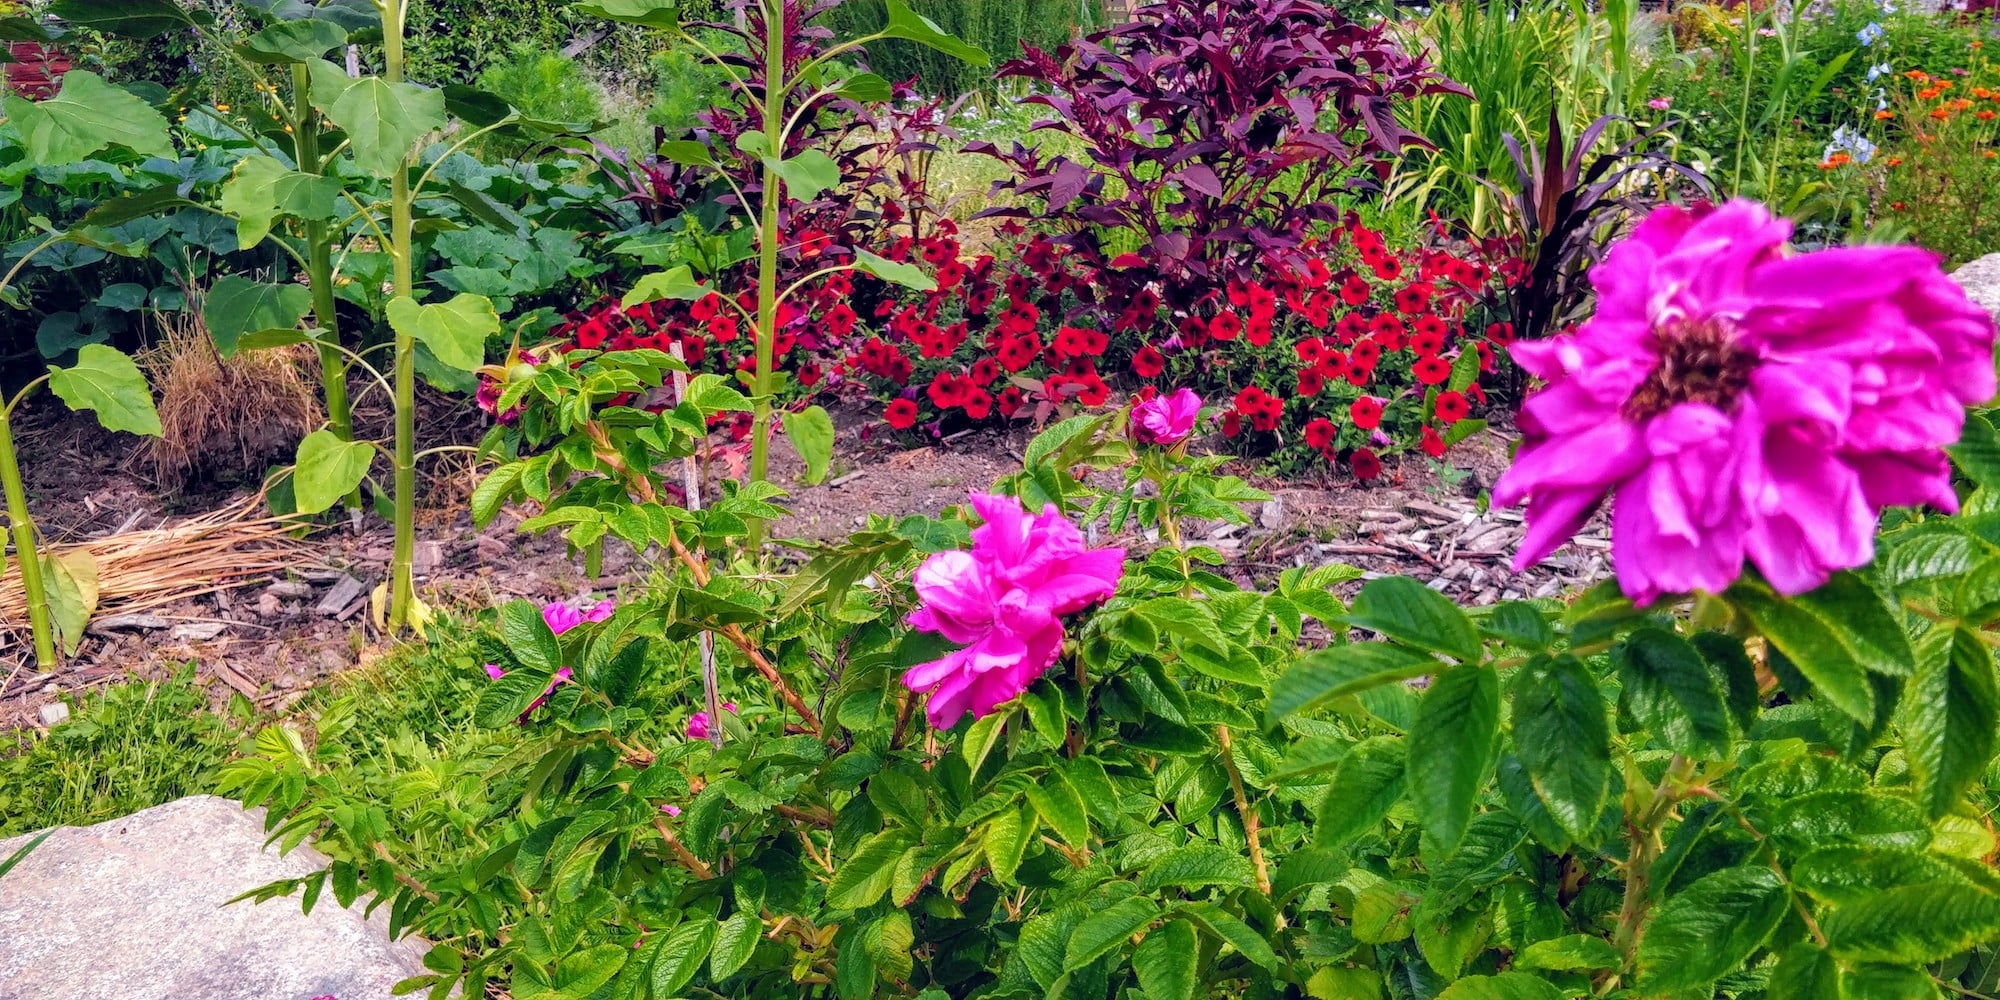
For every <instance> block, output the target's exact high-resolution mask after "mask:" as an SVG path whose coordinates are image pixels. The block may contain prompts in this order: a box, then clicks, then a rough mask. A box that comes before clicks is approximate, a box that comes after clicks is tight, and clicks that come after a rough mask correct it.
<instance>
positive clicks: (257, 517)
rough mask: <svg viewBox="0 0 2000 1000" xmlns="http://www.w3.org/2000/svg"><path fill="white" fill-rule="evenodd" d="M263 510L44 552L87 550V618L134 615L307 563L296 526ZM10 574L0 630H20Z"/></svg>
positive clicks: (256, 507)
mask: <svg viewBox="0 0 2000 1000" xmlns="http://www.w3.org/2000/svg"><path fill="white" fill-rule="evenodd" d="M263 510H264V497H263V496H262V495H252V496H248V497H244V498H243V499H241V500H238V501H236V502H235V503H232V504H230V505H229V506H227V507H223V508H221V509H219V510H215V511H211V512H209V513H207V514H203V515H201V516H199V517H191V518H187V519H185V520H182V521H179V522H178V523H174V524H163V525H161V526H159V527H157V528H148V529H142V530H137V531H124V532H120V533H118V534H115V535H108V536H106V537H104V538H94V539H91V540H90V541H88V542H82V543H78V544H74V545H56V546H50V548H49V551H50V552H51V553H53V554H56V555H61V554H63V553H69V552H86V553H89V555H90V557H91V558H92V559H94V560H96V562H97V610H96V612H95V613H94V614H93V615H92V617H99V616H103V615H107V614H121V613H122V614H132V613H135V612H139V611H146V610H149V609H152V608H159V607H164V606H166V605H169V604H173V603H175V602H176V601H182V600H186V599H187V598H190V597H198V596H200V595H202V594H209V593H214V592H215V591H218V590H227V589H229V588H231V587H235V586H240V585H242V584H243V583H244V582H245V581H248V580H251V579H254V578H256V577H261V576H267V575H270V574H274V573H280V572H283V571H285V570H288V569H296V568H300V567H302V566H307V565H310V564H311V563H312V560H311V557H310V549H309V548H308V546H307V545H306V544H305V543H304V542H302V541H300V540H299V539H298V538H297V537H295V536H294V534H293V532H295V531H296V530H297V528H298V523H297V522H296V521H293V520H290V519H286V518H279V517H271V516H268V515H265V514H262V513H261V512H262V511H263ZM8 569H9V571H8V572H7V573H6V574H5V575H3V576H0V628H14V629H22V628H26V626H27V621H28V599H27V595H26V594H25V593H24V592H23V590H22V588H21V576H20V574H19V573H18V572H15V571H14V567H12V566H9V568H8Z"/></svg>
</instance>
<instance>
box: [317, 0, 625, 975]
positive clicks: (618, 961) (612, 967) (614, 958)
mask: <svg viewBox="0 0 2000 1000" xmlns="http://www.w3.org/2000/svg"><path fill="white" fill-rule="evenodd" d="M320 23H323V22H320ZM631 954H632V949H630V948H627V947H625V946H624V945H619V944H600V945H598V946H596V947H595V948H586V949H584V950H582V951H579V952H576V953H575V954H572V955H565V956H563V960H562V961H561V962H560V963H558V964H557V965H556V978H555V982H554V986H555V990H556V993H557V995H559V996H565V997H587V996H589V995H591V994H592V993H593V992H596V990H597V988H598V987H600V986H603V985H604V984H605V983H608V982H610V981H611V978H612V977H613V976H616V975H617V974H618V970H619V969H622V968H624V967H625V959H626V957H627V956H629V955H631Z"/></svg>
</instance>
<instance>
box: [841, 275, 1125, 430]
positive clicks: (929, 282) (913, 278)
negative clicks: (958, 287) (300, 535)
mask: <svg viewBox="0 0 2000 1000" xmlns="http://www.w3.org/2000/svg"><path fill="white" fill-rule="evenodd" d="M854 268H855V270H857V271H860V272H862V273H863V274H872V275H874V276H876V277H878V278H881V279H882V280H883V281H887V282H890V283H892V284H897V285H901V286H903V287H904V288H909V289H913V290H915V291H919V292H930V291H936V290H937V280H936V279H934V278H932V277H931V276H930V275H928V274H925V273H924V272H923V270H922V269H921V268H919V267H917V266H916V265H915V264H905V263H903V262H901V261H894V260H890V259H888V258H887V257H878V256H876V255H874V254H872V253H869V252H868V251H866V250H862V249H860V248H858V247H857V248H856V249H855V251H854ZM1072 419H1077V418H1072ZM1082 419H1085V420H1086V421H1088V420H1095V419H1097V418H1096V417H1086V418H1082ZM1027 464H1029V465H1033V464H1035V463H1034V462H1033V461H1032V460H1030V461H1029V462H1028V463H1027Z"/></svg>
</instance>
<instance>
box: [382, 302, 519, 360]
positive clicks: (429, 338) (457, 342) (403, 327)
mask: <svg viewBox="0 0 2000 1000" xmlns="http://www.w3.org/2000/svg"><path fill="white" fill-rule="evenodd" d="M388 314H389V325H390V326H391V327H394V328H395V330H396V332H397V333H400V334H404V335H406V336H410V337H415V338H416V339H417V342H418V343H420V344H423V345H424V346H425V347H428V348H430V349H431V353H432V354H434V355H436V356H437V359H438V360H439V361H442V362H444V363H445V364H447V365H450V366H451V367H453V368H456V369H458V370H459V371H462V372H469V371H474V370H476V369H477V368H478V367H479V366H480V365H481V364H482V363H484V362H485V360H486V338H488V337H491V336H494V335H495V334H498V333H499V332H500V316H499V314H498V313H495V312H494V311H493V301H492V300H491V299H488V298H487V297H486V296H484V295H472V294H469V293H461V294H458V295H454V296H452V297H451V299H450V300H448V301H445V302H435V303H431V304H429V305H419V304H417V300H415V299H413V298H410V297H409V296H407V295H403V296H398V297H396V298H394V299H391V300H390V301H389V309H388Z"/></svg>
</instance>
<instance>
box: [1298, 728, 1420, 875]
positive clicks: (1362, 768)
mask: <svg viewBox="0 0 2000 1000" xmlns="http://www.w3.org/2000/svg"><path fill="white" fill-rule="evenodd" d="M1408 758H1409V748H1408V746H1407V745H1406V744H1405V743H1404V742H1403V740H1402V738H1400V737H1396V736H1371V737H1369V738H1368V739H1365V740H1362V741H1361V742H1359V743H1356V744H1355V745H1354V746H1353V747H1352V748H1350V749H1349V750H1348V751H1347V756H1345V757H1342V758H1341V759H1340V764H1339V765H1338V766H1336V767H1335V768H1334V769H1333V782H1332V784H1330V785H1328V786H1327V789H1326V798H1325V800H1324V801H1323V802H1322V803H1321V804H1320V807H1319V824H1318V826H1317V827H1316V828H1315V829H1314V831H1313V834H1314V837H1315V842H1316V843H1318V844H1320V845H1321V846H1325V847H1336V846H1339V845H1341V844H1345V843H1346V842H1348V841H1350V840H1353V839H1354V838H1356V837H1359V836H1361V835H1362V834H1364V833H1366V832H1368V831H1369V830H1372V829H1374V828H1375V824H1377V823H1380V822H1382V817H1384V816H1387V815H1389V810H1390V809H1392V808H1395V805H1396V802H1397V801H1398V800H1400V799H1401V798H1402V797H1403V789H1404V787H1405V786H1406V785H1407V782H1406V781H1405V778H1404V775H1405V772H1406V770H1407V767H1408V764H1407V761H1408Z"/></svg>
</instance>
